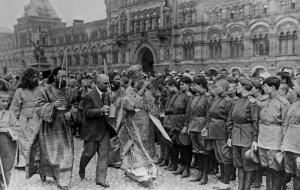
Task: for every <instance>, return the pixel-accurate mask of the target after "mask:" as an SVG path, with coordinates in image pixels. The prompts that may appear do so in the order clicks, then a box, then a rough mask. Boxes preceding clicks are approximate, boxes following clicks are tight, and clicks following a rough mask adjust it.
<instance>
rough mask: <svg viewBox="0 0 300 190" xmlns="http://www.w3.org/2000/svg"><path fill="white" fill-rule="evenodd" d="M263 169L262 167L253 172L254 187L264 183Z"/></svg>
mask: <svg viewBox="0 0 300 190" xmlns="http://www.w3.org/2000/svg"><path fill="white" fill-rule="evenodd" d="M262 175H263V169H262V168H261V167H260V168H258V169H257V170H256V171H255V172H254V173H253V178H254V179H253V183H252V188H260V186H261V184H262Z"/></svg>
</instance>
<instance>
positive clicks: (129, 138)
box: [116, 65, 158, 186]
mask: <svg viewBox="0 0 300 190" xmlns="http://www.w3.org/2000/svg"><path fill="white" fill-rule="evenodd" d="M128 76H130V80H131V83H130V86H129V87H128V88H127V90H126V95H125V96H124V97H122V98H121V99H120V101H119V104H118V106H117V109H118V110H119V113H121V114H118V118H117V121H121V123H120V124H117V127H116V128H117V129H118V131H119V135H118V136H119V139H120V145H121V150H122V153H121V156H122V165H121V168H122V169H123V170H124V171H125V174H126V175H127V176H128V177H130V178H132V179H133V180H135V181H137V182H139V183H141V184H143V185H145V186H148V185H150V184H151V183H152V181H153V179H155V178H156V177H157V174H158V168H157V166H156V165H155V164H154V161H153V160H152V158H151V156H150V153H149V152H148V151H147V148H146V146H147V145H146V144H144V142H148V143H150V139H151V138H150V137H149V134H150V127H149V123H150V118H149V115H148V110H151V109H149V108H150V107H151V105H149V101H146V100H145V99H144V98H145V91H146V88H147V86H148V85H149V81H148V80H146V78H145V75H144V73H143V72H142V71H141V68H140V66H138V65H135V66H132V67H130V68H129V69H128ZM117 123H119V122H117ZM153 143H154V142H153Z"/></svg>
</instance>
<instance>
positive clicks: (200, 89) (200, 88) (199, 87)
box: [190, 83, 206, 94]
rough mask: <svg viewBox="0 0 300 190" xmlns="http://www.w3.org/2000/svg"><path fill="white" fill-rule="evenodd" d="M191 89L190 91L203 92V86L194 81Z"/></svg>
mask: <svg viewBox="0 0 300 190" xmlns="http://www.w3.org/2000/svg"><path fill="white" fill-rule="evenodd" d="M190 88H191V89H192V91H194V92H196V93H200V94H203V93H205V91H206V90H205V88H203V86H202V85H199V84H196V83H193V84H192V85H191V87H190Z"/></svg>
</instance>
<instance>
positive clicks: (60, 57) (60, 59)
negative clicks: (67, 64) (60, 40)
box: [59, 50, 64, 66]
mask: <svg viewBox="0 0 300 190" xmlns="http://www.w3.org/2000/svg"><path fill="white" fill-rule="evenodd" d="M63 60H64V52H63V51H62V50H61V51H59V64H60V66H61V65H62V64H63Z"/></svg>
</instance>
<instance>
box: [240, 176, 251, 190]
mask: <svg viewBox="0 0 300 190" xmlns="http://www.w3.org/2000/svg"><path fill="white" fill-rule="evenodd" d="M252 178H253V172H245V175H244V188H243V189H242V190H251V183H252Z"/></svg>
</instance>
